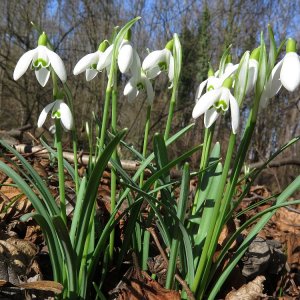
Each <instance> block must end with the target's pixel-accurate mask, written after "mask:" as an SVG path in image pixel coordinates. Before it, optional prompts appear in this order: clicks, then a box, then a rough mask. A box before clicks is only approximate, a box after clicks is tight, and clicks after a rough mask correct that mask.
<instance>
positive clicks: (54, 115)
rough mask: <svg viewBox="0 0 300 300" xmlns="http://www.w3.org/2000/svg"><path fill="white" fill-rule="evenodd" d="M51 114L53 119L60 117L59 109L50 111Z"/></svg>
mask: <svg viewBox="0 0 300 300" xmlns="http://www.w3.org/2000/svg"><path fill="white" fill-rule="evenodd" d="M51 116H52V118H53V119H60V118H61V113H60V111H59V110H56V111H52V114H51Z"/></svg>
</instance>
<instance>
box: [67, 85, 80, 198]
mask: <svg viewBox="0 0 300 300" xmlns="http://www.w3.org/2000/svg"><path fill="white" fill-rule="evenodd" d="M64 90H65V93H66V96H67V100H68V105H69V107H70V110H71V112H72V116H73V118H74V119H75V111H74V105H73V96H72V93H71V91H70V88H69V86H68V84H67V83H64ZM76 132H77V131H76V124H75V122H74V128H73V130H72V141H73V153H74V173H75V190H76V195H78V191H79V175H78V159H77V134H76Z"/></svg>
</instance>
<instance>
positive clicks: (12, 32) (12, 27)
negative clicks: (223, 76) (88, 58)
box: [0, 0, 300, 188]
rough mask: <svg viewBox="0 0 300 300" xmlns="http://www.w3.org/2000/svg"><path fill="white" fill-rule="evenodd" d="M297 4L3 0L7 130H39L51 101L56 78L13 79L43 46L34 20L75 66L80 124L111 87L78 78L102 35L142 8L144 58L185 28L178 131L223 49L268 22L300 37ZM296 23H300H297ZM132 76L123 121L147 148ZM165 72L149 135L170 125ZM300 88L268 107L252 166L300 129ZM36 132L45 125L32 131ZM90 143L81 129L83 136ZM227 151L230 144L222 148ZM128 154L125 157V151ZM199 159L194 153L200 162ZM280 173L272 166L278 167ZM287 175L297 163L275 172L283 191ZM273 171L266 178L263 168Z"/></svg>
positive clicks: (142, 106)
mask: <svg viewBox="0 0 300 300" xmlns="http://www.w3.org/2000/svg"><path fill="white" fill-rule="evenodd" d="M299 13H300V2H299V1H293V0H289V1H275V0H265V1H261V0H252V1H248V0H211V1H206V0H185V1H180V0H170V1H159V0H130V1H129V0H125V1H119V0H93V1H91V0H68V1H66V0H2V1H0V15H1V18H0V130H8V129H11V128H16V127H21V126H23V125H25V124H30V125H32V126H33V130H35V126H36V121H37V118H38V115H39V112H40V111H41V109H42V108H43V107H44V106H45V105H46V104H47V103H49V102H50V101H51V100H52V89H51V83H48V84H47V85H46V87H45V88H40V86H39V85H38V83H37V81H36V79H35V76H34V73H33V72H31V73H30V72H28V73H27V74H26V75H25V76H23V77H22V78H21V79H19V80H18V81H17V82H15V81H14V80H13V79H12V74H13V70H14V67H15V65H16V63H17V61H18V59H19V57H20V56H21V55H22V54H23V53H24V52H25V51H27V50H29V49H32V48H35V47H36V41H37V37H38V34H37V32H36V30H34V29H33V28H32V25H31V21H33V22H34V23H35V24H37V25H38V26H40V27H41V28H42V29H44V30H45V31H46V32H47V34H48V36H49V37H50V39H51V41H52V42H53V44H54V48H55V51H56V52H57V53H58V54H59V55H60V56H61V58H62V59H63V60H64V62H65V65H66V68H67V71H68V75H69V76H68V84H69V85H70V87H71V90H72V93H73V96H74V103H75V113H76V122H77V124H78V130H80V129H81V128H84V124H85V122H86V121H89V120H91V118H92V112H95V114H96V115H98V116H101V110H102V105H103V98H104V93H105V88H106V75H105V74H99V75H100V76H99V75H98V77H97V78H96V79H94V80H92V81H90V82H86V81H85V77H84V75H79V76H76V77H75V76H73V75H72V70H73V67H74V65H75V64H76V62H77V61H78V60H79V59H80V58H81V57H83V56H84V55H85V54H87V53H90V52H93V51H95V50H96V49H97V48H98V45H99V43H100V42H101V41H102V40H103V39H110V38H111V36H112V34H113V30H114V27H115V26H122V24H124V23H126V22H127V21H128V20H129V19H131V18H133V17H135V16H137V15H140V16H141V17H142V20H141V21H140V22H138V24H137V25H136V26H135V27H134V29H133V43H134V45H135V46H136V47H137V49H138V52H139V54H140V56H141V58H142V59H143V58H144V57H145V56H146V54H147V49H149V50H155V49H161V48H163V47H164V46H165V44H166V42H167V41H168V40H169V39H170V38H172V35H173V33H174V32H176V33H178V34H179V36H180V39H181V43H182V46H183V69H182V74H181V87H180V90H179V94H178V103H177V108H176V112H175V120H174V124H173V128H172V131H173V132H175V131H177V130H178V129H180V128H182V127H183V126H185V125H187V124H189V123H190V122H192V121H193V120H192V118H191V111H192V109H193V106H194V96H195V92H196V89H197V86H198V85H199V83H200V82H201V81H202V80H204V79H205V77H206V74H207V70H208V61H210V62H211V63H212V65H213V67H214V68H215V69H217V68H218V60H219V59H220V56H221V54H222V51H223V50H224V49H225V47H227V46H228V45H229V44H232V57H233V62H234V63H235V62H237V61H238V60H239V58H240V57H241V56H242V54H243V53H244V51H246V50H252V49H254V48H255V47H257V45H258V44H259V36H260V31H261V30H263V31H264V33H265V36H267V24H268V23H270V24H271V25H272V26H273V28H274V32H275V34H276V39H277V40H278V41H281V40H282V39H283V38H285V37H287V36H293V37H294V38H295V39H296V40H298V41H299V39H300V36H299V32H300V31H299V30H298V29H299V26H298V24H299V18H298V17H297V16H299ZM297 26H298V27H297ZM127 80H128V78H126V77H124V76H121V77H120V91H119V95H120V101H119V104H118V105H119V106H118V110H119V114H118V124H119V127H120V128H122V127H125V126H126V127H129V129H130V130H129V134H128V136H127V141H129V142H131V143H132V144H134V145H135V146H136V147H137V148H140V147H141V144H142V136H143V122H144V119H145V118H144V117H145V111H146V103H145V99H144V98H143V97H141V98H140V99H139V100H138V101H137V102H135V103H134V104H129V103H128V102H127V101H126V99H125V98H124V97H123V94H122V93H123V88H124V85H125V83H126V81H127ZM167 85H168V82H167V77H166V76H161V77H160V79H159V80H156V82H155V94H156V97H155V100H154V108H153V114H152V132H155V131H160V130H161V128H162V127H163V126H162V123H164V122H166V116H167V111H168V99H169V98H170V92H169V91H168V89H167ZM251 101H252V98H251V97H248V98H247V99H246V101H245V105H244V107H243V108H242V109H241V116H242V118H243V119H245V117H246V116H247V114H248V109H247V106H246V105H247V104H248V105H249V104H250V103H251ZM299 110H300V102H299V91H296V92H295V93H293V94H290V93H289V94H287V93H280V95H278V96H276V97H275V98H274V99H272V100H271V101H270V104H269V106H268V107H267V109H266V110H265V111H262V112H261V118H259V122H258V126H257V130H256V134H255V136H254V140H253V145H252V150H251V151H250V153H249V163H250V162H256V161H261V160H265V159H266V158H267V157H268V156H269V155H270V153H272V152H273V151H274V150H276V149H277V148H278V147H279V146H280V145H282V144H283V143H285V142H286V141H288V140H289V139H291V138H292V137H293V136H295V135H299V134H300V125H299V123H300V122H299V115H300V114H299ZM202 128H203V119H202V118H200V119H198V120H197V121H196V126H195V128H194V130H193V131H192V132H190V133H189V135H187V136H186V137H185V138H184V139H182V140H181V144H180V145H177V146H176V148H175V147H174V149H172V151H173V154H174V155H175V154H177V153H179V152H181V151H182V148H183V147H184V148H186V147H189V146H192V145H194V144H195V143H197V142H201V140H202V138H203V137H202V136H201V134H202ZM229 130H230V122H228V120H227V119H226V118H219V120H218V121H217V126H216V132H217V139H218V140H221V141H224V142H226V139H227V138H228V133H229ZM35 133H36V134H37V135H38V134H40V131H37V132H35ZM81 139H82V142H83V145H84V141H85V138H84V134H82V135H81ZM224 148H225V147H224ZM299 153H300V147H299V146H297V145H296V146H294V147H293V148H292V149H291V150H289V152H288V153H285V154H284V155H285V157H296V158H297V157H298V158H299ZM125 155H126V154H125ZM197 162H198V158H197V157H193V158H192V163H193V164H194V166H195V167H196V164H197ZM274 172H275V173H274ZM286 172H289V174H290V176H293V174H294V173H295V172H297V173H299V166H298V167H295V166H286V167H283V168H280V170H279V169H276V170H275V171H274V169H273V170H271V176H273V177H274V176H275V178H276V180H275V182H276V184H277V187H278V188H280V187H281V185H282V184H284V183H285V180H287V178H286V177H285V176H283V175H284V174H285V173H286ZM266 178H267V175H266Z"/></svg>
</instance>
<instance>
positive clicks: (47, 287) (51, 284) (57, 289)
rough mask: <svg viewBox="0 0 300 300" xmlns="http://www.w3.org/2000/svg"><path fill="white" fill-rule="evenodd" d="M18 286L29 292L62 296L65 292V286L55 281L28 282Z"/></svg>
mask: <svg viewBox="0 0 300 300" xmlns="http://www.w3.org/2000/svg"><path fill="white" fill-rule="evenodd" d="M17 286H18V287H20V288H23V289H27V290H29V289H33V290H39V291H47V292H53V293H55V294H60V293H62V291H63V286H62V285H61V284H60V283H58V282H55V281H50V280H40V281H35V282H26V283H21V284H18V285H17Z"/></svg>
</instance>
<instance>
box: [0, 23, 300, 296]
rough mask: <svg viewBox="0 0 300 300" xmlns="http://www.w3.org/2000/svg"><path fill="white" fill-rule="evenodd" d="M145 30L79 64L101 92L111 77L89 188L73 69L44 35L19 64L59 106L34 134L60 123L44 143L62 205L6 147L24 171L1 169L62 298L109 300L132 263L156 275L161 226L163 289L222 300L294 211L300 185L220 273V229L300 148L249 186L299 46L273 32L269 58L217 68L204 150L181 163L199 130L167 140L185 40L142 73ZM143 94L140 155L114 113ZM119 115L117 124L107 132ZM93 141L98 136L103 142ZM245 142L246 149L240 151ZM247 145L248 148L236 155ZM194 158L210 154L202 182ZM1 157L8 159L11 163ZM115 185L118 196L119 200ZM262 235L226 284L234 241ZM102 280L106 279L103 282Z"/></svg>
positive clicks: (261, 220) (297, 69) (203, 91)
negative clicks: (281, 213)
mask: <svg viewBox="0 0 300 300" xmlns="http://www.w3.org/2000/svg"><path fill="white" fill-rule="evenodd" d="M138 20H139V18H135V19H133V20H131V21H130V22H128V23H127V24H126V25H125V26H124V27H123V28H121V29H120V30H119V31H118V32H117V34H116V35H115V37H114V38H113V40H112V41H111V42H109V41H108V40H106V39H104V40H103V41H101V42H100V44H99V48H98V49H95V50H96V51H95V52H93V53H90V54H87V55H86V56H84V57H83V58H81V59H80V60H79V61H78V63H77V64H76V65H75V67H74V71H73V73H74V75H78V74H80V73H85V77H86V80H87V81H90V80H97V75H98V73H100V72H106V73H107V88H106V91H105V100H104V103H103V115H101V116H99V119H100V120H101V123H97V122H93V123H92V124H93V126H91V125H90V124H89V123H87V126H86V128H87V133H88V139H89V145H90V149H89V151H90V155H89V163H88V166H87V170H86V173H85V174H84V175H83V176H82V177H80V176H79V175H78V162H77V154H78V153H77V152H78V151H77V137H76V120H75V119H74V111H73V99H72V93H71V91H70V89H69V86H68V84H67V73H66V70H65V67H64V63H63V61H62V60H61V58H60V57H59V56H58V55H57V54H56V53H55V52H53V49H52V45H51V42H50V40H49V38H48V36H47V34H46V33H45V32H42V31H41V30H40V29H38V28H37V27H35V28H36V29H37V30H39V33H40V37H39V40H38V46H37V48H35V49H33V50H30V51H28V52H26V53H25V54H23V55H22V56H21V58H20V59H19V61H18V62H17V65H16V67H15V70H14V74H13V77H14V79H15V80H18V79H19V78H20V77H21V76H23V75H24V74H25V72H26V71H27V69H32V70H34V72H35V76H36V78H37V80H38V82H39V83H40V85H41V86H42V87H44V86H45V85H46V84H48V82H49V81H51V80H52V86H53V99H51V100H49V102H50V103H49V104H48V105H47V106H46V107H45V108H44V109H43V110H42V112H41V114H40V116H39V119H38V122H37V125H38V127H42V126H45V125H44V124H45V121H46V118H47V116H48V115H50V116H51V119H52V120H53V123H54V124H53V125H52V131H53V132H54V136H55V147H54V148H52V147H50V146H49V145H48V144H46V143H45V141H43V140H41V142H42V143H43V145H44V147H45V148H46V149H48V151H49V153H51V155H52V156H53V157H55V158H56V160H57V165H58V178H59V203H57V202H56V200H55V198H54V197H53V195H52V194H51V193H50V191H49V188H48V187H47V185H46V184H45V182H44V181H43V179H42V178H41V177H40V176H39V175H38V174H37V172H36V171H35V170H34V169H33V168H32V166H31V165H30V164H29V163H28V162H27V161H26V159H25V158H23V157H22V156H21V155H20V154H19V153H18V152H17V151H16V150H15V149H14V148H13V147H11V146H9V145H7V144H6V143H5V142H4V141H1V144H2V146H4V147H5V148H6V150H7V151H9V152H11V153H13V154H14V155H15V156H16V157H17V158H18V159H19V162H20V164H18V165H16V164H15V163H14V162H12V161H10V163H14V164H15V166H16V167H17V169H18V172H16V170H14V169H13V168H11V167H10V166H9V165H8V164H5V163H4V162H2V161H0V170H1V171H2V172H4V173H6V174H7V175H8V176H9V177H11V178H12V179H13V181H14V183H15V184H16V185H17V186H18V187H19V188H20V189H21V190H22V191H23V193H24V194H25V195H26V196H27V197H28V199H29V200H30V201H31V202H32V204H33V206H34V208H35V212H34V213H31V214H27V215H24V216H23V217H22V220H23V221H24V222H25V221H26V220H28V219H29V218H33V219H35V220H36V221H37V223H38V224H39V225H40V226H41V228H42V230H43V234H44V237H45V241H46V243H47V246H48V249H49V256H50V259H51V265H52V269H53V279H54V280H55V281H57V282H60V283H61V284H62V285H63V287H64V291H63V294H62V295H61V296H60V297H61V298H63V299H90V297H92V295H94V296H95V295H96V296H95V297H99V298H101V299H105V296H104V293H103V284H104V282H105V278H106V274H107V271H108V270H109V268H110V266H111V265H112V264H114V265H115V267H116V268H120V266H121V265H122V262H123V261H124V259H125V256H126V255H127V254H128V252H129V251H133V252H135V254H136V256H137V258H138V262H139V264H140V267H141V268H142V269H144V270H147V259H148V258H149V256H150V255H151V248H150V243H151V234H150V231H149V230H148V229H149V228H150V227H151V226H153V224H156V231H157V234H158V235H159V237H160V239H161V243H162V245H163V248H165V249H169V251H168V252H167V255H168V269H167V276H166V283H165V287H166V288H167V289H176V290H178V291H180V292H181V297H182V298H183V299H186V298H191V297H192V296H191V295H194V297H195V298H196V299H215V298H216V295H217V293H218V291H219V290H220V288H221V287H222V285H223V283H224V281H225V280H226V278H227V277H228V275H229V274H230V272H231V271H232V270H233V268H234V266H235V265H236V264H237V263H238V261H239V260H240V258H241V257H242V256H243V254H244V253H245V251H246V249H247V246H248V245H249V244H250V242H251V241H252V239H253V238H254V237H255V236H256V235H257V233H258V232H259V231H260V230H261V229H262V228H263V226H264V225H265V224H266V223H267V222H268V220H269V219H270V218H271V217H272V215H273V214H274V213H275V211H276V209H277V208H279V207H281V206H283V205H286V203H287V201H286V200H287V199H288V197H290V196H291V195H292V194H293V193H294V192H295V191H296V190H297V189H299V187H300V176H298V177H297V178H296V179H295V180H294V181H293V182H292V183H291V184H290V185H289V186H288V187H286V189H285V190H284V191H283V192H282V193H281V194H280V195H279V196H277V197H276V198H274V199H273V200H274V204H273V206H271V207H270V208H269V209H267V210H265V211H263V212H261V213H259V214H257V215H256V216H254V217H252V218H251V219H250V220H248V221H247V222H246V223H245V224H241V226H240V228H238V229H237V231H236V232H235V233H233V235H232V236H231V237H230V239H229V240H228V241H227V242H226V244H225V245H224V246H223V248H222V249H221V251H220V254H219V255H218V257H217V258H216V259H215V260H214V261H213V256H214V253H215V250H216V247H217V244H218V238H219V236H220V233H221V231H222V228H223V227H224V226H225V224H226V223H227V222H228V220H230V218H232V216H233V213H234V211H235V208H236V207H237V206H238V205H239V203H240V202H241V201H242V199H243V197H244V196H245V195H246V194H247V192H248V191H249V189H250V186H251V183H252V182H253V180H254V179H255V178H256V177H257V175H258V174H259V173H260V172H261V170H262V169H263V167H265V166H266V165H267V164H268V163H269V162H270V161H271V160H272V159H274V158H275V157H276V156H277V155H278V154H279V153H281V152H282V151H283V150H284V149H286V148H287V147H289V146H290V145H292V144H294V143H295V142H297V141H298V140H299V137H295V138H294V139H293V140H291V141H287V144H286V145H283V146H282V148H281V149H279V150H278V151H277V152H275V153H274V154H273V155H272V156H271V157H270V159H269V160H268V161H267V162H266V164H265V165H264V166H263V167H261V168H259V169H253V170H250V171H249V172H247V173H246V174H243V172H242V169H243V166H244V163H245V159H246V154H247V150H248V148H249V144H250V142H251V137H252V134H253V131H254V128H255V124H256V120H257V118H259V117H260V115H261V114H263V113H264V109H265V107H267V106H268V105H269V102H268V100H269V99H270V98H272V97H273V96H275V95H276V94H277V93H278V92H279V91H280V89H281V88H282V87H284V88H285V89H287V90H288V91H291V92H292V91H294V90H295V89H296V88H297V87H298V86H299V83H300V62H299V56H298V54H297V53H296V43H295V41H294V40H293V39H288V40H286V41H283V42H282V43H281V45H280V46H279V47H277V46H276V43H275V39H274V36H273V32H272V29H271V27H269V44H270V47H269V50H268V52H267V49H266V45H265V41H264V38H263V35H261V40H260V45H258V47H257V48H256V49H252V51H251V52H250V51H246V52H245V53H244V54H243V56H242V57H241V59H240V61H239V62H238V63H237V64H233V63H232V62H231V61H230V57H231V56H230V48H228V49H226V50H225V52H224V53H223V56H222V58H221V60H220V64H219V68H218V70H216V71H215V70H213V68H212V67H210V69H209V72H208V78H207V80H205V81H204V82H202V83H200V85H199V88H198V90H197V91H196V97H195V98H196V104H195V107H194V109H193V113H192V116H193V118H194V119H198V118H199V117H200V116H202V115H204V125H205V132H204V135H203V136H204V140H203V141H198V142H196V145H195V146H194V147H193V148H192V149H188V150H184V149H183V150H182V151H183V152H182V154H181V155H180V156H178V157H176V158H174V159H172V160H170V159H169V158H168V147H169V146H170V145H171V144H173V143H176V141H177V140H178V139H180V138H181V137H182V136H184V135H185V134H186V133H187V132H188V131H189V130H191V129H192V128H193V125H194V124H190V125H188V126H187V127H185V128H182V129H181V130H180V131H179V132H177V133H175V134H174V135H172V136H170V132H171V127H172V120H173V114H174V109H175V106H176V99H177V91H178V86H179V83H180V71H181V68H184V65H182V64H181V56H182V52H181V45H180V40H179V37H178V35H177V34H174V36H173V37H172V39H171V40H170V41H166V46H165V47H164V48H163V49H160V50H156V51H153V52H150V53H149V54H148V55H147V56H146V57H145V58H144V60H143V61H142V60H141V58H140V56H139V54H138V53H137V51H136V49H135V48H134V45H133V43H132V39H131V35H132V32H133V30H132V26H133V25H134V24H135V23H136V22H137V21H138ZM284 46H286V54H285V55H284V57H283V59H282V60H280V61H279V62H277V59H278V56H279V54H280V53H281V51H284V49H283V47H284ZM276 62H277V63H276ZM118 72H121V73H122V74H124V76H126V78H127V80H128V81H127V83H126V85H125V88H124V92H123V95H120V96H118V94H117V90H118V86H117V84H118V82H117V77H118V76H117V75H118ZM164 74H165V75H164ZM26 76H27V75H26ZM158 76H168V79H169V82H170V84H169V91H170V102H169V114H168V119H167V124H166V127H165V128H164V129H161V130H162V131H161V132H159V133H156V134H155V135H154V137H153V150H152V151H150V150H149V149H148V148H147V145H148V144H149V143H148V142H149V141H148V139H149V130H150V119H151V118H150V117H151V112H152V107H153V106H155V92H154V89H153V82H154V81H155V79H156V78H157V77H158ZM98 77H99V76H98ZM50 78H51V80H49V79H50ZM141 93H143V94H144V96H145V98H146V101H147V117H146V120H145V131H144V144H143V145H144V146H143V149H142V152H141V153H140V152H139V151H137V150H136V149H134V148H133V147H131V146H130V145H128V144H127V143H126V139H125V136H126V130H127V129H126V128H125V129H120V128H118V127H117V113H118V112H117V103H118V101H119V98H123V97H126V98H127V99H128V101H129V102H133V101H135V98H136V97H137V96H138V95H139V94H141ZM249 95H252V101H251V105H250V107H249V112H250V113H249V116H248V119H247V120H242V119H241V118H240V108H241V107H242V105H243V101H244V99H245V97H246V96H249ZM122 101H123V100H122ZM120 113H121V112H120ZM225 114H230V120H231V131H230V132H228V135H230V137H229V142H228V143H222V144H221V143H219V142H217V143H215V144H214V145H213V144H212V141H213V136H214V127H215V121H216V120H217V118H222V117H223V115H225ZM110 115H111V123H110V124H108V120H109V116H110ZM198 121H199V120H196V122H198ZM242 124H246V125H245V126H244V130H242V129H241V128H242ZM93 133H97V136H96V139H94V136H93ZM63 135H71V137H72V141H73V150H74V158H75V159H74V164H73V165H71V164H70V163H68V162H67V161H66V160H64V158H63V147H62V137H63ZM238 135H240V136H241V139H237V136H238ZM238 140H241V142H240V143H238V142H237V141H238ZM118 146H121V147H125V148H127V149H128V150H129V151H131V153H132V157H133V158H134V159H136V160H138V161H139V162H140V165H139V168H138V169H137V171H136V172H135V174H134V175H133V176H131V175H129V174H127V173H126V171H125V170H124V169H123V168H122V165H121V162H120V159H119V157H118V152H117V147H118ZM221 147H222V148H223V149H227V150H226V153H227V154H226V157H221V154H220V153H221ZM196 152H200V153H201V160H200V163H199V170H198V171H197V172H195V173H191V172H190V167H189V164H188V163H187V162H186V161H187V160H188V159H189V158H190V156H191V155H192V154H194V153H196ZM2 155H3V156H5V155H4V154H3V153H2ZM108 162H110V163H111V165H112V166H113V167H112V171H111V197H110V201H111V203H110V205H111V212H110V213H111V215H110V218H109V220H108V221H107V223H106V224H105V225H104V226H103V227H101V226H99V224H98V223H97V222H96V205H95V203H96V199H97V192H98V188H99V183H100V179H101V177H102V174H103V172H104V170H105V168H106V167H107V164H108ZM178 165H183V167H182V178H181V180H180V182H178V181H175V180H173V179H172V178H171V176H170V170H171V168H173V167H175V166H178ZM145 169H148V170H150V171H151V175H149V176H147V177H145V175H144V171H145ZM230 170H231V172H229V171H230ZM65 171H67V172H68V173H69V174H70V176H71V177H72V178H73V180H74V185H75V191H76V206H75V209H74V212H73V214H72V218H71V220H68V218H67V214H66V204H67V203H66V202H67V201H66V195H65ZM191 176H197V178H198V185H197V189H196V193H195V196H194V198H193V204H192V207H191V208H190V209H188V210H187V202H188V196H189V188H190V184H189V182H190V178H191ZM245 179H247V180H245ZM241 180H244V182H246V184H244V185H243V191H242V194H241V195H240V196H239V197H238V199H236V197H235V191H236V187H237V185H238V184H239V182H240V181H241ZM117 182H119V184H120V186H121V187H120V188H119V189H118V190H117ZM178 185H179V186H180V196H179V198H178V199H176V198H175V193H174V189H175V188H176V187H178ZM145 201H146V202H147V204H148V207H149V210H148V213H147V214H142V204H143V203H144V202H145ZM123 203H126V204H127V208H126V209H125V210H124V211H123V212H122V213H120V214H117V213H118V212H119V208H120V207H121V205H122V204H123ZM288 203H289V204H292V203H299V201H294V202H288ZM125 215H126V216H127V221H126V226H125V229H124V239H123V240H122V244H121V246H120V247H118V248H117V247H116V246H115V239H116V236H115V231H114V229H115V226H116V225H117V224H118V222H119V221H120V220H121V219H122V218H123V217H124V216H125ZM253 223H255V225H254V226H252V227H251V229H250V231H249V234H248V235H247V236H246V237H245V239H244V240H243V241H242V242H241V244H240V245H239V246H238V248H237V250H236V251H235V253H234V254H233V256H232V258H231V259H230V261H229V262H228V264H227V266H226V268H225V270H223V271H222V273H221V274H217V273H216V272H217V271H218V268H219V266H220V265H221V263H222V261H223V259H224V257H225V254H226V252H227V251H228V249H229V248H230V246H231V244H232V243H233V242H234V240H235V238H236V237H237V236H238V235H239V234H240V233H241V232H242V231H243V230H244V229H245V228H246V227H248V226H249V225H252V224H253ZM178 261H180V264H178V263H177V262H178ZM99 269H101V274H102V275H101V276H100V275H99V273H96V272H95V271H96V270H99ZM175 273H180V276H181V277H182V278H183V279H184V281H185V283H186V285H185V286H182V285H180V284H179V283H178V282H175ZM92 285H93V286H94V287H95V289H93V288H92Z"/></svg>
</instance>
